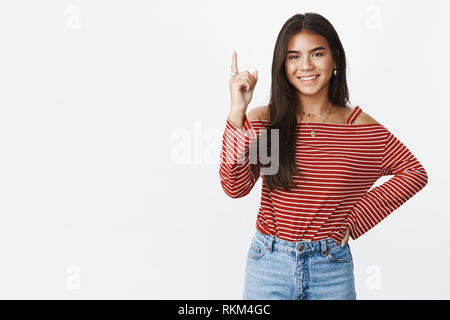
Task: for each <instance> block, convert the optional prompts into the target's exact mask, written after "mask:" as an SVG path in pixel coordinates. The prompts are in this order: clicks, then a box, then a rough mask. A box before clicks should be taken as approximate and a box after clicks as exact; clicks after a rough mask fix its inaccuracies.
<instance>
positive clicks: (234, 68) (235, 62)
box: [231, 51, 238, 74]
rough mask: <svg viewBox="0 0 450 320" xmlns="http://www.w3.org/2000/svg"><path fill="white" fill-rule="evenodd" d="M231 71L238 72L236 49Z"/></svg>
mask: <svg viewBox="0 0 450 320" xmlns="http://www.w3.org/2000/svg"><path fill="white" fill-rule="evenodd" d="M231 73H232V74H236V73H238V68H237V54H236V51H233V58H232V59H231Z"/></svg>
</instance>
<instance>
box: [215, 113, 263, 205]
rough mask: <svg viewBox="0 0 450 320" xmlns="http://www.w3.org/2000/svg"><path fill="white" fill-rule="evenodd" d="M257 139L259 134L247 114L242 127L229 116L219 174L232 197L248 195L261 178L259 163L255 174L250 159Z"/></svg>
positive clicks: (225, 189) (226, 191) (222, 183)
mask: <svg viewBox="0 0 450 320" xmlns="http://www.w3.org/2000/svg"><path fill="white" fill-rule="evenodd" d="M256 140H257V134H256V132H255V130H254V129H253V128H252V126H251V124H250V121H249V120H248V118H247V115H245V118H244V123H243V127H242V128H241V129H239V128H237V127H236V126H235V125H234V124H233V123H232V122H231V121H230V120H229V119H228V118H227V122H226V126H225V132H224V134H223V139H222V150H221V153H220V168H219V175H220V183H221V185H222V188H223V190H224V191H225V193H226V194H227V195H228V196H230V197H232V198H241V197H243V196H245V195H247V194H248V193H249V192H250V190H251V189H252V188H253V186H254V185H255V183H256V181H257V180H258V178H259V175H260V167H259V165H258V164H257V165H256V168H257V173H256V174H253V173H252V170H251V168H250V159H249V149H250V144H252V143H254V142H256Z"/></svg>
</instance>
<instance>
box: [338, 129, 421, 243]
mask: <svg viewBox="0 0 450 320" xmlns="http://www.w3.org/2000/svg"><path fill="white" fill-rule="evenodd" d="M386 133H387V137H386V143H385V146H384V150H383V156H382V161H381V164H380V176H389V175H394V176H393V177H392V178H390V179H389V180H387V181H386V182H384V183H383V184H381V185H379V186H377V187H375V188H373V189H372V190H370V191H369V192H366V193H365V194H364V195H363V197H362V198H361V199H360V200H359V201H358V202H357V203H356V205H355V206H354V207H353V208H352V209H351V211H350V212H349V215H348V221H347V225H348V226H350V235H351V237H352V239H354V240H355V239H357V238H359V237H360V236H361V235H363V234H364V233H366V232H367V231H368V230H370V229H371V228H373V227H374V226H375V225H377V224H378V223H380V222H381V220H383V219H384V218H386V217H387V216H388V215H389V214H390V213H391V212H393V211H394V210H396V209H397V208H398V207H400V206H401V205H402V204H403V203H405V202H406V201H407V200H408V199H410V198H411V197H412V196H413V195H414V194H416V193H417V192H419V191H420V190H421V189H422V188H423V187H424V186H425V185H426V184H427V182H428V175H427V173H426V171H425V169H424V168H423V166H422V165H421V164H420V162H419V161H418V160H417V159H416V158H415V157H414V155H413V154H412V153H411V152H410V150H409V149H408V148H407V147H406V146H405V145H404V144H403V143H402V142H401V141H400V140H399V139H397V138H396V137H395V136H394V135H393V134H392V133H391V132H390V131H389V130H388V129H386Z"/></svg>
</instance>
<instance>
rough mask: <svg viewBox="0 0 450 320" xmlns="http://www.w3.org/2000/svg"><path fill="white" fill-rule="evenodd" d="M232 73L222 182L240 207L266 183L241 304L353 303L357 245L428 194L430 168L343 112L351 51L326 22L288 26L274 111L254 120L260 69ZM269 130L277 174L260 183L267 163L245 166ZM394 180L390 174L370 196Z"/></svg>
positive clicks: (298, 19)
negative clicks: (419, 195) (248, 301)
mask: <svg viewBox="0 0 450 320" xmlns="http://www.w3.org/2000/svg"><path fill="white" fill-rule="evenodd" d="M231 71H232V78H231V79H230V81H229V84H230V91H231V109H230V113H229V115H228V119H227V121H226V126H225V132H224V135H223V143H222V152H221V163H220V169H219V174H220V181H221V185H222V188H223V190H224V191H225V193H226V194H227V195H229V196H230V197H232V198H240V197H243V196H245V195H247V194H248V193H249V192H250V190H251V189H252V188H253V186H254V185H255V183H256V181H257V180H258V178H259V177H260V176H262V179H263V184H262V192H261V205H260V209H259V212H258V217H257V221H256V233H255V235H254V237H253V239H252V243H251V245H250V248H249V251H248V259H247V265H246V273H245V286H244V294H243V298H244V299H356V292H355V283H354V276H353V260H352V254H351V251H350V247H349V245H348V239H349V237H350V236H351V237H352V239H353V240H355V239H357V238H359V237H360V236H361V235H363V234H364V233H366V232H367V231H368V230H370V229H371V228H373V227H374V226H375V225H377V224H378V223H379V222H381V220H383V219H384V218H386V216H388V215H389V214H390V213H391V212H393V211H394V210H396V209H397V208H398V207H399V206H401V205H402V204H403V203H405V202H406V201H407V200H408V199H409V198H411V197H412V196H413V195H414V194H415V193H417V192H418V191H419V190H420V189H422V188H423V187H424V186H425V185H426V184H427V182H428V176H427V173H426V171H425V170H424V168H423V167H422V165H421V164H420V162H419V161H418V160H417V159H416V157H415V156H414V155H413V154H412V153H411V152H410V150H409V149H408V148H407V147H406V146H405V145H404V144H403V143H402V142H401V141H400V140H399V139H397V138H396V137H395V136H394V135H393V134H392V133H391V132H390V131H389V130H388V129H387V128H386V127H384V126H383V125H382V124H380V123H378V122H377V121H376V120H375V119H373V118H372V117H371V116H370V115H369V114H367V113H366V112H364V111H363V110H362V108H361V107H360V106H356V107H355V108H351V107H349V106H347V104H348V103H349V94H348V89H347V82H346V59H345V52H344V48H343V47H342V44H341V41H340V40H339V37H338V35H337V33H336V31H335V29H334V28H333V26H332V25H331V23H330V22H329V21H328V20H327V19H325V18H324V17H323V16H321V15H319V14H315V13H306V14H297V15H294V16H293V17H292V18H290V19H289V20H288V21H287V22H286V23H285V25H284V26H283V28H282V29H281V31H280V34H279V35H278V38H277V41H276V45H275V51H274V55H273V62H272V87H271V97H270V102H269V103H268V105H267V106H261V107H257V108H254V109H252V110H250V111H249V112H248V114H246V110H247V106H248V104H249V103H250V100H251V98H252V94H253V91H254V88H255V85H256V83H257V81H258V76H257V72H254V73H253V74H250V73H249V72H247V71H244V72H240V73H239V72H238V69H237V57H236V53H234V54H233V58H232V65H231ZM272 129H276V130H278V133H279V139H278V141H271V134H270V132H271V130H272ZM265 130H266V135H267V143H268V145H267V150H271V144H272V143H278V152H279V167H278V170H277V172H276V173H275V174H263V173H264V170H265V169H267V168H265V167H268V166H269V165H270V164H269V165H268V164H265V162H263V161H259V159H258V161H257V163H250V161H249V150H250V146H251V145H252V143H256V144H257V145H258V146H259V142H260V141H259V140H260V139H259V138H260V137H261V133H262V132H263V131H265ZM259 147H261V146H259ZM266 154H268V153H267V152H266ZM387 175H393V177H392V178H391V179H389V180H388V181H386V182H385V183H383V184H382V185H380V186H378V187H375V188H373V189H372V190H370V191H368V190H369V189H370V187H371V186H372V185H373V184H374V183H375V182H376V181H377V180H378V178H380V177H381V176H387Z"/></svg>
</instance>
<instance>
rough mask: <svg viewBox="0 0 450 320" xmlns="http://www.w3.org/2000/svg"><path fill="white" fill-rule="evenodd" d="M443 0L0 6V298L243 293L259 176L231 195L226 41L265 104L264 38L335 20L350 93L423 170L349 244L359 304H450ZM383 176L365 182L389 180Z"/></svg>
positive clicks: (270, 42)
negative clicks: (225, 166)
mask: <svg viewBox="0 0 450 320" xmlns="http://www.w3.org/2000/svg"><path fill="white" fill-rule="evenodd" d="M449 9H450V5H449V4H448V1H444V0H443V1H414V2H413V1H361V0H358V1H356V0H355V1H298V0H295V1H277V2H274V1H261V0H259V1H245V2H243V1H237V0H233V1H231V0H228V1H220V2H219V1H206V0H205V1H162V0H160V1H144V0H142V1H137V0H132V1H130V0H128V1H125V0H121V1H106V0H103V1H100V0H95V1H94V0H89V1H88V0H85V1H81V0H78V1H61V0H54V1H31V0H29V1H12V0H10V1H2V2H1V4H0V41H1V49H0V150H1V151H0V297H1V298H3V299H14V298H39V299H41V298H44V299H45V298H60V299H79V298H87V299H91V298H95V299H96V298H121V299H133V298H137V299H240V298H241V296H242V290H243V281H244V271H245V270H244V268H245V262H246V256H247V251H248V248H249V245H250V241H251V238H252V236H253V234H254V231H255V223H256V216H257V212H258V208H259V201H260V192H261V179H260V180H259V181H258V183H257V184H256V185H255V187H254V189H253V190H252V191H251V193H250V194H249V195H247V196H246V197H244V198H240V199H232V198H229V197H228V196H227V195H226V194H225V193H224V192H223V190H222V188H221V185H220V180H219V174H218V169H219V151H220V145H221V138H222V134H223V130H224V128H225V122H226V117H227V115H228V111H229V107H230V105H229V101H230V96H229V87H228V80H229V77H230V65H231V57H232V52H233V50H236V52H237V56H238V68H239V71H240V72H241V71H245V70H248V71H250V72H253V71H254V70H258V71H259V82H258V84H257V86H256V89H255V94H254V96H253V100H252V101H251V103H250V105H249V109H251V108H253V107H255V106H259V105H265V104H267V102H268V99H269V90H270V81H271V77H270V70H271V63H272V55H273V49H274V45H275V40H276V37H277V35H278V33H279V31H280V29H281V27H282V25H283V24H284V22H285V21H286V20H287V19H289V18H290V17H291V16H292V15H294V14H296V13H305V12H308V11H313V12H317V13H320V14H322V15H324V16H325V17H326V18H327V19H329V20H330V22H331V23H332V24H333V25H334V27H335V28H336V30H337V32H338V34H339V36H340V38H341V41H342V43H343V46H344V48H345V51H346V54H347V60H348V70H347V71H348V74H347V76H348V85H349V89H350V101H351V103H352V104H353V105H360V106H361V107H362V109H363V110H364V111H365V112H367V113H369V114H370V115H371V116H372V117H374V118H375V119H376V120H377V121H379V122H380V123H382V124H383V125H385V126H386V127H387V128H388V129H389V130H391V131H392V132H393V133H394V134H395V135H396V136H397V137H398V138H399V139H400V140H401V141H402V142H403V143H404V144H405V145H406V146H408V148H409V149H410V150H411V151H412V152H413V154H414V155H415V156H416V157H417V158H418V159H419V161H420V162H421V163H422V165H423V166H424V167H425V169H426V170H427V173H428V176H429V182H428V184H427V185H426V187H425V188H424V189H423V190H421V191H420V192H419V193H418V194H416V195H415V196H414V197H413V198H411V199H410V200H409V201H407V202H406V203H405V204H404V205H402V206H401V207H400V208H399V209H397V210H396V211H395V212H393V213H392V214H391V215H390V216H388V217H387V218H386V219H385V220H383V221H382V222H381V223H380V224H379V225H377V226H375V227H374V228H373V229H372V230H370V231H369V232H368V233H367V234H365V235H363V236H362V237H361V238H359V239H357V240H356V241H352V240H350V242H349V244H350V246H351V249H352V253H353V258H354V265H355V278H356V290H357V298H358V299H449V298H450V293H449V292H450V290H449V288H450V277H448V270H449V268H450V261H449V260H450V256H449V252H450V250H449V238H448V234H447V232H448V229H449V228H448V226H449V221H450V217H449V209H448V205H447V201H446V200H447V199H448V191H449V188H448V184H449V182H450V174H449V170H448V165H447V159H448V156H449V151H448V137H449V135H448V130H449V127H448V118H447V117H448V116H449V111H448V110H449V109H448V107H449V102H448V101H449V98H448V93H449V90H448V88H449V81H448V78H449V74H450V63H449V56H450V50H449V49H450V46H449V43H448V34H447V33H448V30H449V27H450V23H449V19H448V12H449ZM383 178H386V179H384V180H381V179H380V180H379V181H377V184H376V185H379V184H381V183H382V182H384V181H386V180H387V178H389V177H383Z"/></svg>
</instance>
